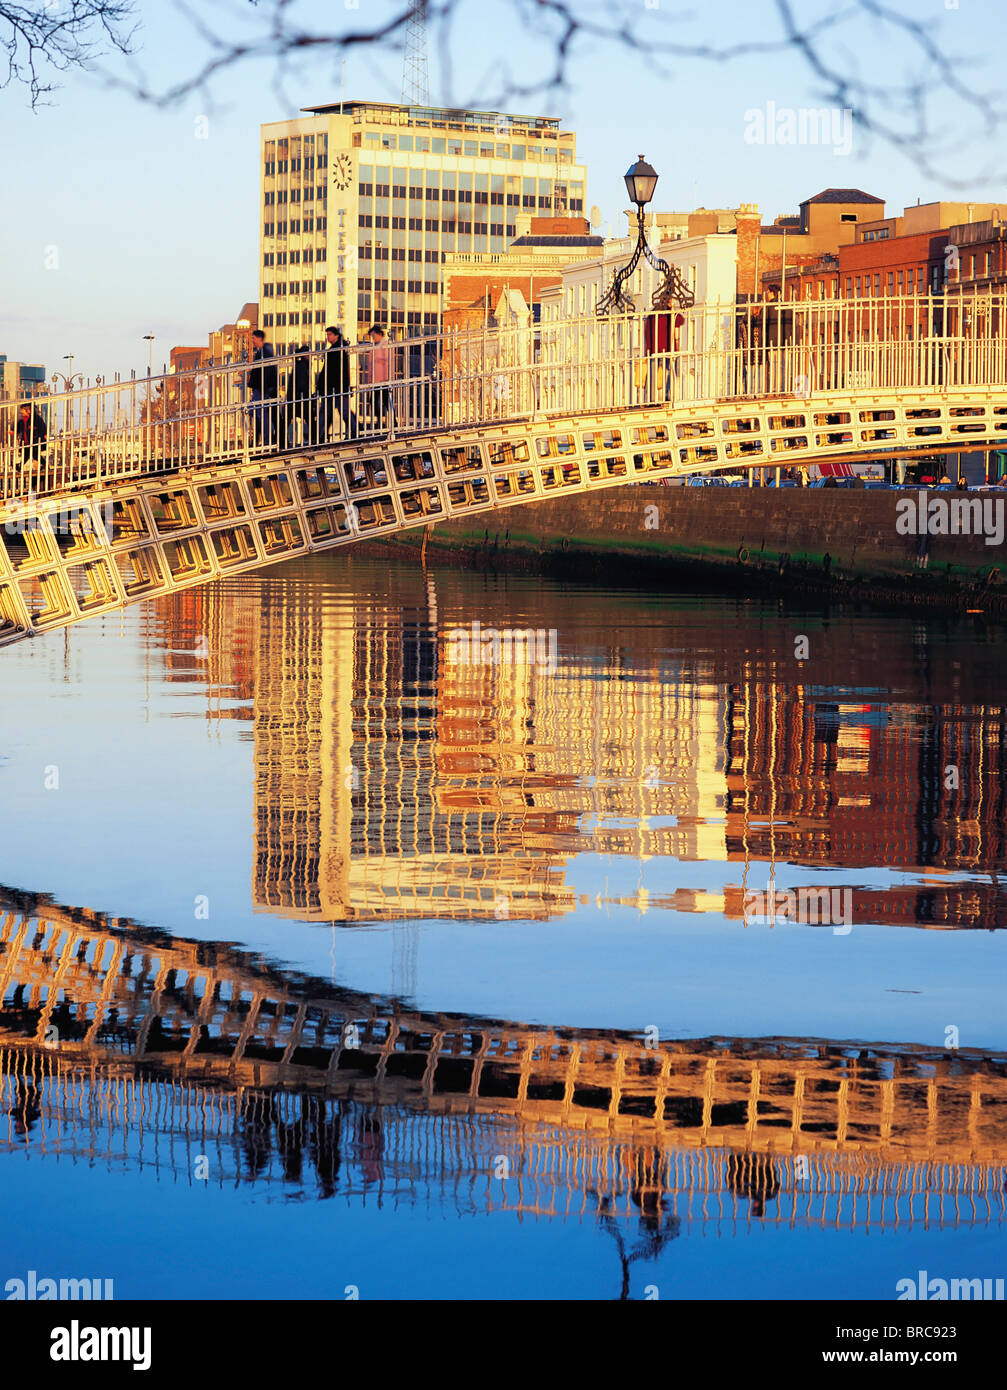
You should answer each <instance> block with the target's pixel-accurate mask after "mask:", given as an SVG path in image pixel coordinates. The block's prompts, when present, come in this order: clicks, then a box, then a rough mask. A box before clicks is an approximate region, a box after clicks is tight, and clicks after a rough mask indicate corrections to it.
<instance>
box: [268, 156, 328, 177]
mask: <svg viewBox="0 0 1007 1390" xmlns="http://www.w3.org/2000/svg"><path fill="white" fill-rule="evenodd" d="M328 164H329V161H328V159H327V157H326V156H325V155H324V154H320V155H319V156H318V158H317V160H316V158H315V156H314V155H313V154H309V155H305V156H304V159H303V162H302V159H301V156H300V155H298V156H296V157H295V158H294V159H266V160H263V164H262V172H263V173H264V174H265V176H266V178H267V179H272V178H275V177H276V175H277V174H304V175H308V174H313V173H314V171H315V169H316V168H317V169H327V168H328Z"/></svg>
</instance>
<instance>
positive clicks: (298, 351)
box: [281, 343, 314, 449]
mask: <svg viewBox="0 0 1007 1390" xmlns="http://www.w3.org/2000/svg"><path fill="white" fill-rule="evenodd" d="M310 352H311V348H310V346H309V345H308V344H307V343H302V344H301V346H300V347H298V348H295V349H294V359H293V361H292V362H291V364H290V367H289V370H288V372H287V401H286V405H285V407H284V411H283V439H282V440H281V444H282V446H283V448H284V449H296V448H297V445H298V439H297V427H296V422H297V421H298V420H300V422H301V438H300V444H301V446H302V447H304V446H305V445H308V444H312V443H313V442H314V437H313V433H312V428H311V362H310V357H309V354H310Z"/></svg>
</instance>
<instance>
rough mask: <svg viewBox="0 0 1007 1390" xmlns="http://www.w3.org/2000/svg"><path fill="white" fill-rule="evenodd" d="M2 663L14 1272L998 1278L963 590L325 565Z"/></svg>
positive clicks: (671, 1279) (971, 663)
mask: <svg viewBox="0 0 1007 1390" xmlns="http://www.w3.org/2000/svg"><path fill="white" fill-rule="evenodd" d="M0 664H2V671H3V683H2V693H0V709H2V713H3V740H2V744H0V794H2V804H3V807H4V812H3V835H2V839H0V884H3V885H4V887H3V889H2V890H0V894H2V901H0V924H2V926H0V946H2V954H0V982H2V983H0V990H2V1010H0V1027H2V1029H3V1037H2V1041H0V1071H2V1075H0V1086H2V1090H0V1097H2V1101H0V1111H2V1114H3V1116H4V1117H5V1120H4V1129H3V1130H2V1131H0V1180H2V1181H3V1183H4V1193H5V1197H6V1199H7V1206H8V1209H9V1210H11V1211H14V1212H16V1213H17V1214H18V1217H19V1219H18V1220H15V1221H13V1222H9V1223H6V1224H5V1230H4V1234H3V1236H2V1237H0V1252H2V1262H0V1274H4V1273H5V1272H6V1273H5V1277H11V1276H17V1277H24V1273H25V1271H27V1270H30V1269H34V1270H37V1271H39V1273H40V1275H41V1274H43V1273H46V1274H51V1275H53V1276H57V1277H58V1276H60V1275H63V1276H85V1275H88V1276H93V1277H99V1276H100V1277H102V1278H113V1279H114V1281H115V1288H116V1293H117V1295H118V1296H121V1297H128V1296H139V1297H145V1296H167V1297H193V1296H199V1297H208V1298H213V1297H226V1296H239V1297H301V1296H327V1297H338V1298H342V1297H344V1296H346V1291H347V1290H353V1289H357V1290H359V1293H360V1296H361V1297H363V1298H367V1297H382V1296H390V1297H403V1298H409V1297H428V1296H434V1297H437V1296H442V1297H481V1296H508V1297H510V1296H513V1297H560V1296H575V1297H604V1298H608V1297H611V1298H618V1297H620V1296H629V1297H644V1296H646V1291H647V1290H648V1289H650V1290H651V1291H652V1292H653V1290H655V1289H656V1290H657V1291H659V1294H660V1297H662V1298H668V1297H678V1296H691V1297H696V1296H713V1297H717V1296H723V1297H731V1298H735V1297H767V1296H768V1297H775V1296H780V1297H784V1296H793V1297H808V1296H812V1297H814V1296H824V1295H834V1296H847V1295H849V1296H853V1295H857V1296H864V1295H866V1296H869V1297H880V1298H890V1297H894V1296H895V1285H896V1282H897V1280H899V1279H901V1278H904V1277H912V1278H915V1277H916V1273H917V1271H918V1270H919V1269H928V1270H929V1271H930V1272H931V1274H939V1273H941V1271H942V1270H944V1271H946V1272H947V1274H948V1275H964V1274H967V1275H968V1276H969V1277H990V1276H999V1277H1003V1275H1004V1273H1005V1269H1004V1267H1003V1260H1002V1256H1001V1251H1002V1248H1003V1247H1002V1233H1003V1224H1002V1223H1003V1217H1004V1213H1003V1197H1002V1193H1003V1178H1004V1153H1005V1149H1004V1143H1005V1135H1007V1127H1005V1121H1004V1118H1003V1116H1004V1114H1007V1066H1005V1062H1007V1023H1005V1019H1004V1010H1003V1004H1002V1000H1003V997H1004V984H1005V958H1004V942H1005V940H1007V938H1005V936H1004V933H1003V931H1002V930H1001V928H1002V927H1003V926H1004V924H1005V923H1007V883H1005V869H1007V866H1005V862H1004V861H1005V828H1004V825H1005V818H1004V809H1005V808H1004V775H1003V774H1004V759H1005V735H1004V706H1003V703H1002V701H1003V657H1002V646H1001V644H1000V640H999V634H998V633H997V632H996V631H994V630H992V629H987V627H986V626H985V625H984V621H983V619H982V617H981V615H977V616H975V617H973V618H969V619H966V620H956V621H952V620H949V619H945V618H942V617H933V616H927V617H919V618H914V617H912V616H910V617H906V616H886V615H883V614H865V613H860V612H854V611H852V610H835V609H833V610H823V609H821V608H813V609H812V608H805V607H801V606H791V607H788V606H787V605H783V604H777V603H775V602H772V603H769V602H755V601H744V600H742V599H732V598H726V597H723V596H708V595H703V594H695V593H686V592H671V593H663V594H662V593H653V592H649V591H643V590H638V589H633V588H629V587H620V588H617V589H611V590H608V589H604V588H600V587H590V586H586V585H583V586H582V585H574V584H565V583H561V582H559V581H555V580H543V579H537V578H516V577H513V576H509V577H486V576H482V575H476V574H471V573H466V572H458V571H451V570H439V569H436V568H430V569H427V570H426V571H423V570H421V569H420V568H418V567H416V566H414V565H413V564H411V563H408V562H405V561H397V560H376V559H366V558H355V559H352V558H351V559H348V558H346V557H316V558H315V559H313V560H311V561H310V562H303V563H300V562H295V563H288V564H286V565H284V566H283V567H281V568H276V569H273V570H266V571H264V572H262V573H260V574H257V575H253V576H249V577H244V578H241V579H235V580H233V581H231V582H228V583H223V584H220V585H214V586H209V587H206V588H204V589H197V590H192V591H189V592H187V593H184V594H181V595H176V596H174V597H172V598H170V599H166V600H162V601H159V602H156V603H153V604H151V605H148V606H146V607H139V608H135V609H131V610H128V611H126V612H125V613H124V614H123V615H121V617H116V618H115V619H104V620H95V621H93V622H92V623H90V624H83V625H81V626H80V627H78V628H76V629H73V630H71V631H68V632H66V633H53V634H51V635H49V636H47V637H43V638H41V639H38V640H36V641H35V642H33V643H30V644H23V645H20V646H15V647H12V648H8V649H7V650H5V651H4V652H2V653H0Z"/></svg>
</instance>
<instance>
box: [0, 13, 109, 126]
mask: <svg viewBox="0 0 1007 1390" xmlns="http://www.w3.org/2000/svg"><path fill="white" fill-rule="evenodd" d="M132 18H133V5H132V0H45V3H41V4H40V3H34V4H25V5H15V4H8V3H6V0H4V2H3V3H0V49H2V51H3V52H4V53H6V56H7V72H6V74H5V75H3V76H2V77H0V87H9V86H11V85H12V84H14V85H20V86H24V87H27V89H28V92H29V95H30V98H31V104H32V106H38V105H41V104H44V99H45V98H46V97H47V96H50V95H51V94H52V93H53V92H54V91H55V90H56V84H55V82H54V81H53V80H52V76H51V75H52V74H54V73H60V72H63V73H65V72H70V71H72V70H73V69H75V68H84V69H86V68H89V67H90V66H92V64H93V63H94V61H95V60H96V59H97V58H98V57H99V56H100V55H101V54H102V53H103V52H106V51H107V50H108V49H109V48H112V49H117V50H118V51H119V52H120V53H122V54H126V53H129V52H130V51H131V49H130V46H131V43H132V40H133V36H134V33H135V28H132V27H130V24H131V21H132Z"/></svg>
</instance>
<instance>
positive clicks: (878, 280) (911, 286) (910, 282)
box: [819, 265, 941, 299]
mask: <svg viewBox="0 0 1007 1390" xmlns="http://www.w3.org/2000/svg"><path fill="white" fill-rule="evenodd" d="M931 270H932V281H931V283H932V284H933V287H934V288H935V289H936V288H937V286H938V285H939V284H940V283H941V278H940V277H941V267H940V266H937V265H935V266H933V267H931ZM885 286H886V289H887V292H888V294H889V295H893V294H926V292H927V268H926V266H924V265H921V266H910V267H909V269H908V270H906V271H905V272H903V271H901V270H898V271H895V270H890V271H888V273H887V277H886V280H885ZM833 287H834V288H833V293H834V294H838V292H839V285H838V283H837V282H836V281H833ZM881 293H882V277H881V274H880V273H879V274H876V275H875V276H874V288H873V295H874V297H875V298H877V297H879V296H880V295H881ZM871 294H872V289H871V276H870V275H864V276H860V275H856V276H852V275H847V277H846V298H847V299H863V298H866V297H869V296H870V295H871ZM822 298H824V296H823V295H821V294H820V295H819V299H822Z"/></svg>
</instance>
